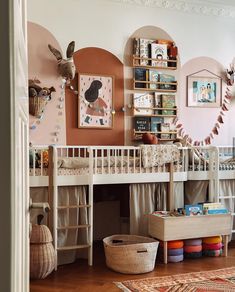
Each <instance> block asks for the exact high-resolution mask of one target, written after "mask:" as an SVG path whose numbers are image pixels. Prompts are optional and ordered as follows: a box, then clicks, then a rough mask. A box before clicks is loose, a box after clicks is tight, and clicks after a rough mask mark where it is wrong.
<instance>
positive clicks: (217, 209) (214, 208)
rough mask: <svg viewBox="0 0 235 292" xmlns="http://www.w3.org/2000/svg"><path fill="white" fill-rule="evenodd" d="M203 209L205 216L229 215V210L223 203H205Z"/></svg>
mask: <svg viewBox="0 0 235 292" xmlns="http://www.w3.org/2000/svg"><path fill="white" fill-rule="evenodd" d="M202 209H203V213H204V214H208V215H210V214H227V213H228V209H226V208H225V207H224V205H223V204H221V203H203V204H202Z"/></svg>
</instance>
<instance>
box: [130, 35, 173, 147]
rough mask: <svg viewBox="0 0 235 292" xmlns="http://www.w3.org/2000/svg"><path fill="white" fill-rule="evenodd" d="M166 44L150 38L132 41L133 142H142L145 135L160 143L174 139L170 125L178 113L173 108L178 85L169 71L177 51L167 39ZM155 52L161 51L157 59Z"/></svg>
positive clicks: (171, 68)
mask: <svg viewBox="0 0 235 292" xmlns="http://www.w3.org/2000/svg"><path fill="white" fill-rule="evenodd" d="M166 43H167V45H166ZM166 43H165V44H163V43H158V41H157V40H149V39H134V40H133V45H134V52H133V55H132V66H131V67H132V70H133V107H132V109H133V112H132V115H133V123H134V125H133V137H134V140H141V139H142V135H143V134H144V133H150V134H153V135H156V136H157V138H158V140H159V141H162V142H164V141H175V140H176V138H177V130H176V129H175V126H173V125H172V124H171V121H172V120H173V119H174V118H176V117H177V113H178V109H177V107H176V105H175V93H176V92H177V87H178V82H177V80H176V78H175V73H174V72H172V71H173V70H177V65H178V58H177V48H176V47H175V45H174V44H173V42H171V41H167V40H166ZM168 45H169V46H170V47H171V49H169V47H168ZM158 49H159V50H160V51H161V52H162V54H161V56H160V57H159V53H157V50H158ZM160 51H159V52H160ZM172 52H173V53H174V52H175V54H173V53H172ZM150 56H151V57H150ZM167 71H168V72H167ZM169 71H171V72H172V73H170V72H169Z"/></svg>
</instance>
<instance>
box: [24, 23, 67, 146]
mask: <svg viewBox="0 0 235 292" xmlns="http://www.w3.org/2000/svg"><path fill="white" fill-rule="evenodd" d="M48 44H51V45H53V46H54V47H55V48H58V49H59V50H61V48H60V46H59V44H58V42H57V41H56V39H55V37H54V36H53V35H52V34H51V33H50V32H49V31H48V30H47V29H45V28H44V27H42V26H40V25H38V24H35V23H31V22H29V23H28V58H29V60H28V62H29V67H28V73H29V79H32V78H34V77H36V78H37V79H39V80H40V81H41V85H42V86H47V87H51V86H54V87H55V89H56V92H53V94H52V99H51V101H49V102H48V104H47V106H46V108H45V112H44V116H43V118H42V120H41V121H40V123H39V121H38V119H35V117H33V116H31V115H30V125H32V124H35V126H36V129H34V130H31V129H30V130H29V140H30V142H32V144H33V145H45V144H59V145H65V144H66V127H65V102H64V100H63V101H60V97H63V98H64V90H63V89H62V88H61V77H60V76H59V74H58V72H57V62H56V59H55V57H54V56H53V55H52V53H51V52H50V51H49V49H48ZM59 106H61V107H62V108H59ZM55 132H57V133H58V134H57V136H55ZM57 139H58V140H57Z"/></svg>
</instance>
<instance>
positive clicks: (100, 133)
mask: <svg viewBox="0 0 235 292" xmlns="http://www.w3.org/2000/svg"><path fill="white" fill-rule="evenodd" d="M73 59H74V63H75V66H76V72H78V74H76V77H75V78H76V80H74V86H77V85H76V84H78V77H79V74H83V73H86V74H90V75H92V74H94V75H100V76H112V77H113V85H114V86H113V105H114V106H113V108H114V109H115V111H116V113H115V114H114V116H113V128H112V129H102V128H98V127H97V128H79V127H78V112H79V111H78V98H80V97H79V96H78V97H77V96H76V95H74V93H73V91H71V90H70V89H67V90H66V129H67V144H68V145H124V113H123V111H122V110H121V109H122V108H123V106H124V77H123V64H122V62H121V61H120V60H119V59H118V58H117V57H116V56H114V55H113V54H112V53H110V52H108V51H106V50H104V49H100V48H93V47H88V48H83V49H80V50H78V51H76V52H75V53H74V54H73ZM78 90H79V89H78Z"/></svg>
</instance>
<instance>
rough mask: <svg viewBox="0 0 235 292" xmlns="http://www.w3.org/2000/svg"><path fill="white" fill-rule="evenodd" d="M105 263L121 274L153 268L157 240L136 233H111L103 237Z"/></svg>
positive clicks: (145, 271)
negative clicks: (111, 234)
mask: <svg viewBox="0 0 235 292" xmlns="http://www.w3.org/2000/svg"><path fill="white" fill-rule="evenodd" d="M103 244H104V251H105V257H106V265H107V266H108V267H109V268H111V269H112V270H114V271H116V272H120V273H123V274H141V273H147V272H150V271H152V270H153V269H154V266H155V260H156V255H157V249H158V244H159V242H158V241H157V240H155V239H152V238H149V237H143V236H137V235H125V234H122V235H113V236H109V237H106V238H104V239H103Z"/></svg>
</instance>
